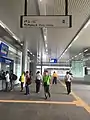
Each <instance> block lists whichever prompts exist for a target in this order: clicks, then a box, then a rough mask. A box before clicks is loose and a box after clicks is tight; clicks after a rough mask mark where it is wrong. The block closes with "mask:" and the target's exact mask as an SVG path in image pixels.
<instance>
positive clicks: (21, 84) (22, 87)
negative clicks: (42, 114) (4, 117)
mask: <svg viewBox="0 0 90 120" xmlns="http://www.w3.org/2000/svg"><path fill="white" fill-rule="evenodd" d="M23 84H24V82H21V92H22V91H23Z"/></svg>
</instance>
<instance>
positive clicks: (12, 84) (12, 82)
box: [10, 81, 14, 90]
mask: <svg viewBox="0 0 90 120" xmlns="http://www.w3.org/2000/svg"><path fill="white" fill-rule="evenodd" d="M10 85H11V90H12V89H14V81H10Z"/></svg>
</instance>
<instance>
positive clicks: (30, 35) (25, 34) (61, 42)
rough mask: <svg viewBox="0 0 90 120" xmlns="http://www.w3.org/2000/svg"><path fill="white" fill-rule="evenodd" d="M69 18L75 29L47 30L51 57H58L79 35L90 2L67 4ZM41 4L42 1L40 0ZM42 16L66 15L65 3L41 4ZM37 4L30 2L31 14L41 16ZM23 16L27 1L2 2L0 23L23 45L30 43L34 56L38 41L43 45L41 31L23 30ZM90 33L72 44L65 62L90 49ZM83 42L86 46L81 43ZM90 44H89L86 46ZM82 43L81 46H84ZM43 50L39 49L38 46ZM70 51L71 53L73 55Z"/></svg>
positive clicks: (89, 12)
mask: <svg viewBox="0 0 90 120" xmlns="http://www.w3.org/2000/svg"><path fill="white" fill-rule="evenodd" d="M68 1H69V10H68V11H69V14H70V15H72V19H73V20H72V28H67V29H56V28H55V29H54V28H53V29H51V28H49V29H47V42H48V50H49V53H50V54H51V57H59V56H60V55H61V54H62V52H63V51H64V50H65V48H66V47H67V45H68V44H69V43H70V41H71V40H72V38H73V37H74V36H75V35H76V33H77V31H78V30H79V29H80V27H81V26H82V25H83V23H84V22H85V21H86V20H87V18H88V17H89V15H90V0H68ZM38 2H39V0H38ZM38 7H39V8H40V14H41V15H42V14H43V15H64V14H65V13H64V10H65V6H64V0H42V2H41V3H40V2H39V6H38ZM37 10H38V9H37V5H36V0H28V14H29V15H38V14H39V13H38V11H37ZM23 13H24V0H0V20H2V21H3V22H4V23H5V24H6V25H7V26H8V27H9V28H10V29H11V31H12V32H14V33H15V35H16V36H17V37H19V38H20V40H21V41H23V40H24V39H26V40H27V41H28V48H29V49H30V50H31V51H32V52H33V53H34V54H35V53H36V52H37V46H38V41H39V43H41V41H43V38H42V34H41V30H40V29H39V28H38V29H35V28H31V29H21V28H20V15H23ZM89 29H90V28H87V29H86V30H85V31H84V33H83V34H82V35H81V36H80V37H79V38H78V40H77V41H76V42H75V43H74V44H73V46H72V49H70V50H69V51H68V52H67V54H65V56H64V59H68V58H69V54H72V56H73V55H74V54H76V53H77V52H79V51H80V50H82V49H83V48H85V47H89V46H90V42H89V37H88V36H89ZM82 41H83V42H82ZM86 41H87V42H86ZM81 43H82V44H81ZM39 47H40V45H39ZM70 51H71V52H70ZM75 51H77V52H75Z"/></svg>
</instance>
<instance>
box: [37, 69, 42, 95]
mask: <svg viewBox="0 0 90 120" xmlns="http://www.w3.org/2000/svg"><path fill="white" fill-rule="evenodd" d="M41 80H42V75H41V74H40V72H39V71H38V72H37V73H36V93H39V92H40V84H41Z"/></svg>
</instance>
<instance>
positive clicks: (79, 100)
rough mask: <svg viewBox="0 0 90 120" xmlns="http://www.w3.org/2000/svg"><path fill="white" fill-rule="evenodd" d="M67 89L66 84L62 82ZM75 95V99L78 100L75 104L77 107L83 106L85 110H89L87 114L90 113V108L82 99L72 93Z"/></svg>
mask: <svg viewBox="0 0 90 120" xmlns="http://www.w3.org/2000/svg"><path fill="white" fill-rule="evenodd" d="M60 83H61V84H62V85H63V86H64V87H65V88H66V86H65V84H64V83H63V82H60ZM71 94H72V95H73V97H74V98H75V99H76V101H75V102H74V103H75V104H76V105H77V106H81V107H84V109H86V110H87V112H89V113H90V106H89V105H88V104H87V103H85V102H84V101H83V100H82V99H81V98H80V97H78V96H77V95H76V94H75V93H74V92H72V93H71Z"/></svg>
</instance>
